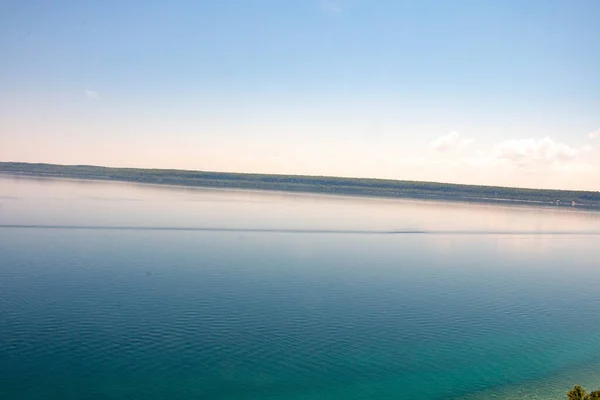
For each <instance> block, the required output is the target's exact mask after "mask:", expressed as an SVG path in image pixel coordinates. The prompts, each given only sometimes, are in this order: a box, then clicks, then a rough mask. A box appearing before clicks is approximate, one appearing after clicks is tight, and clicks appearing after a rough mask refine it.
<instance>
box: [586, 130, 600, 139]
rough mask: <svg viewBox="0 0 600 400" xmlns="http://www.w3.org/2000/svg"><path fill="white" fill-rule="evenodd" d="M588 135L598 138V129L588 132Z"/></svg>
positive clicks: (599, 132)
mask: <svg viewBox="0 0 600 400" xmlns="http://www.w3.org/2000/svg"><path fill="white" fill-rule="evenodd" d="M588 137H589V138H590V139H598V138H600V129H598V130H595V131H594V132H590V133H588Z"/></svg>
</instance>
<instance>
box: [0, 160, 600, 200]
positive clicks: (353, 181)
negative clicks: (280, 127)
mask: <svg viewBox="0 0 600 400" xmlns="http://www.w3.org/2000/svg"><path fill="white" fill-rule="evenodd" d="M0 173H5V174H11V175H29V176H42V177H56V178H72V179H96V180H111V181H122V182H138V183H151V184H163V185H180V186H192V187H212V188H237V189H258V190H277V191H289V192H307V193H324V194H338V195H354V196H375V197H392V198H418V199H432V200H435V199H438V200H452V201H468V202H486V203H518V204H531V205H552V206H556V205H558V206H568V207H573V206H575V207H581V208H593V209H600V192H590V191H576V190H551V189H522V188H511V187H500V186H478V185H461V184H451V183H435V182H418V181H400V180H389V179H370V178H339V177H327V176H302V175H270V174H249V173H228V172H208V171H190V170H176V169H142V168H111V167H99V166H89V165H56V164H30V163H21V162H0Z"/></svg>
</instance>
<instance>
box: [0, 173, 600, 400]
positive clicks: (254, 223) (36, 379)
mask: <svg viewBox="0 0 600 400" xmlns="http://www.w3.org/2000/svg"><path fill="white" fill-rule="evenodd" d="M599 243H600V213H598V212H590V211H581V210H577V209H566V208H560V209H559V208H534V207H524V206H508V205H482V204H467V203H444V202H433V201H431V202H428V201H418V200H400V199H376V198H358V197H356V198H353V197H335V196H323V195H310V194H296V193H295V194H290V193H279V192H258V191H238V190H214V189H201V188H183V187H167V186H152V185H137V184H127V183H118V182H99V181H76V180H58V179H42V178H24V177H11V176H6V175H5V176H0V398H1V399H3V400H12V399H272V400H284V399H285V400H288V399H290V400H291V399H294V400H304V399H316V400H321V399H322V400H325V399H327V400H334V399H432V400H438V399H440V400H441V399H465V400H466V399H473V400H475V399H489V398H496V399H523V398H528V399H551V398H555V399H562V398H564V397H565V393H566V391H567V390H568V389H569V388H571V387H572V386H573V385H574V384H576V383H578V384H582V385H584V386H586V387H587V388H588V389H600V312H599V310H600V290H599V288H600V246H599Z"/></svg>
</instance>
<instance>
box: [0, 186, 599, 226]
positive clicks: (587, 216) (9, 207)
mask: <svg viewBox="0 0 600 400" xmlns="http://www.w3.org/2000/svg"><path fill="white" fill-rule="evenodd" d="M0 218H1V220H0V222H1V223H2V224H26V225H87V226H95V225H103V226H146V227H158V226H167V227H221V228H230V229H235V228H245V229H252V228H254V229H305V230H357V231H360V230H376V231H493V232H499V231H509V232H517V231H526V232H555V231H574V232H592V231H596V232H598V231H600V213H599V212H589V211H580V210H576V209H564V208H561V209H559V208H535V207H527V206H506V205H504V206H499V205H482V204H466V203H446V202H433V201H429V202H428V201H420V200H400V199H379V198H364V197H363V198H360V197H340V196H325V195H311V194H294V193H281V192H258V191H242V190H217V189H203V188H184V187H171V186H169V187H166V186H157V185H141V184H129V183H120V182H99V181H73V180H56V179H41V178H38V179H32V178H20V177H6V176H4V177H3V176H1V175H0Z"/></svg>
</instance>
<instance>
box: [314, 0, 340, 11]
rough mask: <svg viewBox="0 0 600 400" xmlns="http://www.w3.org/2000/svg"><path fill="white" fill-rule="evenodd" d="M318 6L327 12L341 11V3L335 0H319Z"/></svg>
mask: <svg viewBox="0 0 600 400" xmlns="http://www.w3.org/2000/svg"><path fill="white" fill-rule="evenodd" d="M319 7H320V8H321V10H323V11H324V12H326V13H328V14H339V13H341V12H342V5H341V4H340V2H339V1H336V0H319Z"/></svg>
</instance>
